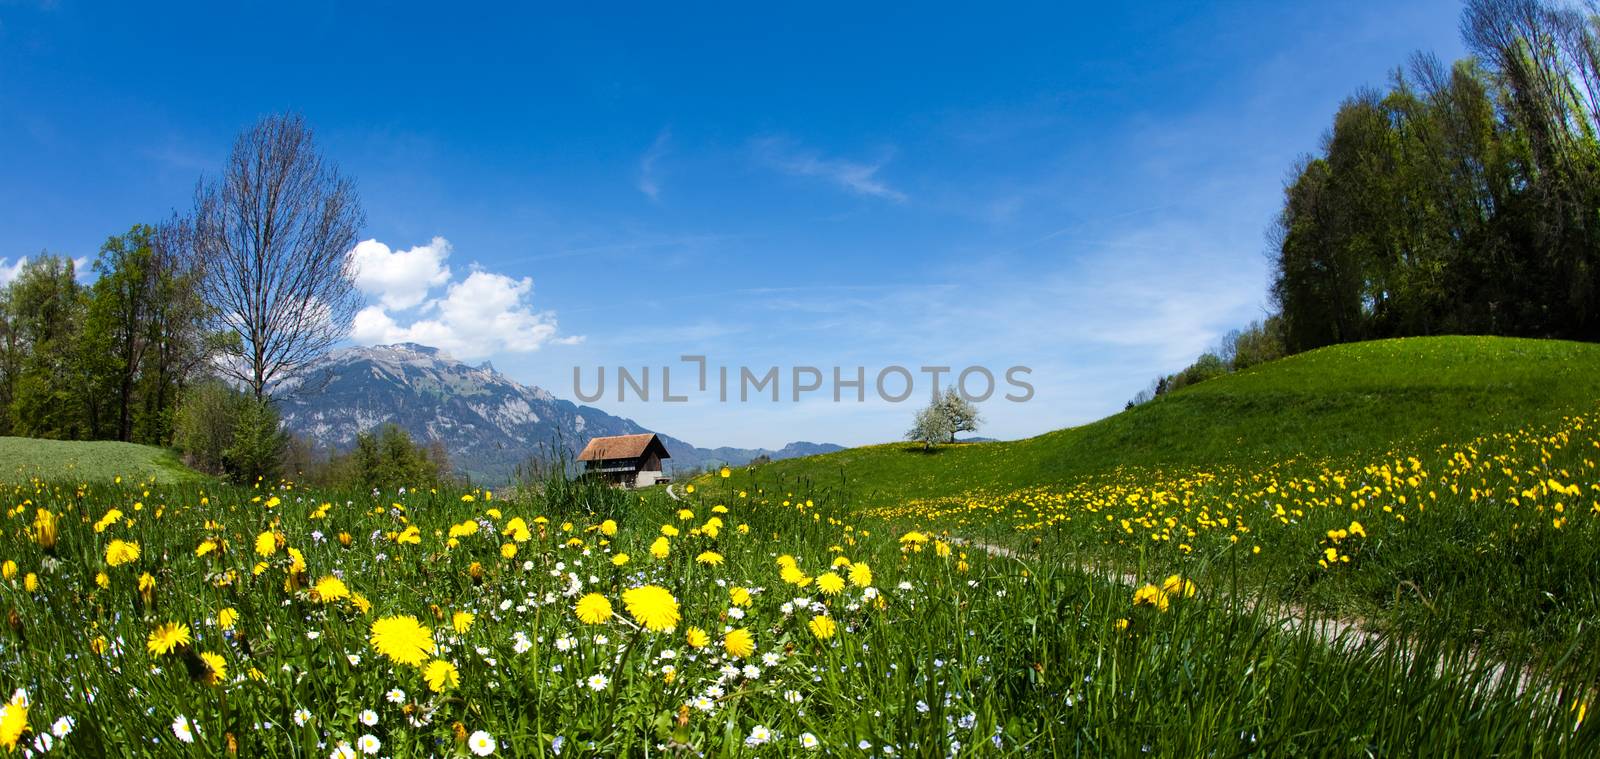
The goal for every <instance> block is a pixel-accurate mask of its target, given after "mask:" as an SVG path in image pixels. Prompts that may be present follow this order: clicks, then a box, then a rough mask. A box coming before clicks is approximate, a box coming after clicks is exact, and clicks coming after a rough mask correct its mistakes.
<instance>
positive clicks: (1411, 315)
mask: <svg viewBox="0 0 1600 759" xmlns="http://www.w3.org/2000/svg"><path fill="white" fill-rule="evenodd" d="M1593 11H1594V8H1593V6H1590V7H1588V8H1585V9H1584V10H1579V9H1575V8H1572V7H1568V6H1564V5H1555V4H1552V3H1549V2H1545V1H1544V0H1471V2H1469V3H1467V6H1466V9H1465V10H1464V12H1463V14H1462V34H1463V37H1464V38H1465V40H1466V42H1467V44H1468V46H1469V48H1470V49H1471V51H1472V53H1473V57H1472V58H1471V59H1468V60H1463V61H1459V62H1457V63H1455V64H1454V65H1449V66H1447V65H1445V64H1443V63H1441V62H1440V61H1438V60H1437V59H1435V58H1433V57H1431V56H1426V55H1419V56H1417V57H1415V58H1414V59H1413V60H1412V61H1411V62H1410V65H1409V66H1407V67H1405V68H1404V69H1401V70H1399V71H1396V73H1395V74H1394V76H1393V79H1392V81H1391V82H1390V84H1389V86H1388V88H1387V89H1386V90H1384V91H1377V90H1364V91H1361V92H1358V93H1357V94H1356V95H1354V96H1353V97H1351V98H1349V99H1348V100H1347V101H1345V103H1344V104H1343V105H1342V106H1341V107H1340V109H1339V111H1338V113H1337V114H1336V115H1335V117H1334V120H1333V125H1332V128H1331V129H1330V131H1329V132H1328V134H1327V136H1326V138H1325V140H1324V142H1323V145H1322V149H1321V151H1320V152H1319V153H1318V154H1316V155H1314V156H1310V157H1308V158H1306V159H1304V160H1303V161H1302V162H1301V163H1300V164H1299V165H1298V166H1297V167H1295V170H1294V172H1293V179H1292V180H1291V181H1290V183H1289V184H1288V186H1287V188H1286V190H1285V194H1284V205H1283V209H1282V212H1281V214H1280V215H1279V218H1278V220H1277V223H1276V226H1275V233H1274V242H1275V243H1276V245H1275V249H1276V251H1275V252H1276V272H1275V281H1274V283H1273V290H1272V294H1273V297H1274V299H1275V300H1276V302H1277V304H1278V306H1279V308H1280V313H1281V316H1282V322H1281V327H1282V339H1283V341H1284V343H1285V346H1286V348H1287V349H1288V350H1289V351H1291V352H1294V351H1302V350H1308V349H1311V348H1316V347H1319V346H1323V345H1330V344H1334V343H1341V342H1349V341H1354V340H1365V339H1373V338H1382V337H1396V336H1406V335H1430V334H1447V333H1471V334H1498V335H1522V336H1535V337H1559V338H1568V339H1578V340H1597V339H1600V134H1597V132H1600V16H1597V15H1596V14H1595V13H1594V12H1593Z"/></svg>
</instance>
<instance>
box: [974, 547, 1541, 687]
mask: <svg viewBox="0 0 1600 759" xmlns="http://www.w3.org/2000/svg"><path fill="white" fill-rule="evenodd" d="M951 542H952V543H955V544H957V545H963V546H969V547H971V548H975V549H977V550H980V551H983V552H985V553H987V554H989V555H991V556H998V557H1001V558H1007V559H1016V560H1018V561H1025V560H1027V559H1029V558H1031V557H1029V556H1027V555H1026V554H1021V553H1019V552H1017V551H1016V550H1015V549H1012V548H1009V547H1006V546H1001V545H995V544H992V543H983V542H976V541H970V540H966V539H964V538H951ZM1077 569H1078V571H1080V572H1083V573H1085V574H1088V575H1091V576H1094V577H1098V578H1100V579H1102V580H1105V581H1108V582H1112V583H1116V584H1120V585H1123V586H1126V587H1128V588H1129V589H1132V588H1137V587H1139V586H1140V585H1141V584H1142V583H1141V582H1140V580H1139V577H1138V576H1136V575H1133V574H1129V573H1125V572H1119V571H1116V570H1113V569H1108V568H1105V567H1097V566H1094V565H1092V564H1091V565H1088V566H1084V565H1081V564H1080V565H1079V566H1078V567H1077ZM1265 604H1266V602H1265V601H1264V600H1263V599H1261V598H1252V599H1250V600H1248V601H1247V602H1246V603H1245V604H1244V607H1243V608H1242V609H1241V611H1242V612H1243V613H1245V614H1251V613H1254V612H1255V611H1256V610H1257V608H1258V607H1259V606H1263V605H1265ZM1260 617H1261V618H1262V619H1264V620H1266V621H1267V622H1269V623H1270V624H1272V625H1273V626H1274V627H1276V628H1278V630H1279V631H1281V632H1284V633H1289V634H1295V633H1299V632H1301V631H1303V630H1306V629H1309V630H1310V633H1311V636H1312V637H1313V638H1315V639H1316V640H1317V641H1319V642H1321V643H1323V644H1324V645H1328V646H1335V647H1340V648H1346V649H1359V648H1375V647H1376V646H1379V645H1382V644H1384V643H1385V642H1386V641H1388V640H1389V637H1388V636H1386V635H1384V634H1383V633H1381V632H1378V631H1376V630H1373V629H1371V628H1370V627H1368V626H1367V625H1364V624H1362V622H1361V621H1360V620H1354V619H1340V618H1337V617H1324V618H1318V619H1312V618H1311V615H1310V613H1309V612H1308V611H1307V610H1306V609H1305V608H1304V607H1302V606H1298V605H1294V604H1281V605H1273V606H1271V607H1269V608H1264V609H1263V611H1262V612H1261V614H1260ZM1402 655H1403V656H1405V657H1406V658H1410V657H1411V656H1412V654H1411V653H1410V652H1409V651H1406V652H1404V653H1403V654H1402ZM1479 657H1480V655H1479V654H1478V653H1477V652H1473V653H1472V654H1471V656H1470V657H1469V658H1470V660H1472V661H1474V662H1476V661H1478V660H1479ZM1444 666H1445V663H1444V662H1440V664H1439V668H1440V670H1441V673H1442V672H1443V668H1444ZM1488 674H1489V676H1488V678H1487V679H1486V680H1485V681H1482V682H1480V683H1479V687H1481V688H1493V687H1495V686H1498V685H1499V684H1500V682H1501V681H1502V680H1503V679H1504V678H1505V677H1507V676H1514V677H1516V678H1517V692H1518V693H1519V694H1520V693H1525V692H1527V691H1528V690H1529V689H1530V688H1533V687H1535V681H1534V675H1533V672H1532V671H1530V670H1527V669H1522V670H1518V671H1516V672H1515V673H1512V672H1509V671H1508V669H1507V667H1506V665H1504V664H1494V665H1492V666H1491V667H1490V669H1489V673H1488Z"/></svg>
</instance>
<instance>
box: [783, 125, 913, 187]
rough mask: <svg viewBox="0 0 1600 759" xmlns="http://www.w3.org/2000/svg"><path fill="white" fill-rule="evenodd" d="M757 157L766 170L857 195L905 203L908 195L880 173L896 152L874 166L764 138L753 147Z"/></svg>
mask: <svg viewBox="0 0 1600 759" xmlns="http://www.w3.org/2000/svg"><path fill="white" fill-rule="evenodd" d="M754 146H755V151H756V157H757V158H758V159H759V160H760V161H761V162H762V163H764V164H766V165H767V166H770V167H772V168H774V169H777V170H778V171H781V172H783V173H785V174H789V175H791V176H797V177H816V178H819V179H825V180H827V181H829V182H832V183H834V184H836V185H838V186H840V187H842V188H844V189H846V190H849V191H850V192H853V193H856V194H857V195H866V196H869V197H874V198H884V199H887V200H892V201H894V202H896V203H904V202H905V201H906V194H905V193H903V192H901V191H899V190H897V189H895V188H893V187H891V186H889V183H888V182H886V181H884V180H883V179H882V178H881V177H879V176H878V172H879V171H880V170H881V169H883V167H884V166H885V165H886V164H888V163H889V159H890V158H891V157H892V156H893V151H889V154H888V155H885V156H884V157H883V158H881V159H879V160H877V161H875V162H872V163H863V162H860V161H852V160H848V159H845V158H831V157H827V156H824V155H822V154H821V153H819V152H817V151H814V150H808V149H806V148H804V147H801V146H799V145H796V144H795V143H794V142H793V141H791V140H788V139H785V138H782V137H762V138H759V139H757V140H756V141H755V143H754Z"/></svg>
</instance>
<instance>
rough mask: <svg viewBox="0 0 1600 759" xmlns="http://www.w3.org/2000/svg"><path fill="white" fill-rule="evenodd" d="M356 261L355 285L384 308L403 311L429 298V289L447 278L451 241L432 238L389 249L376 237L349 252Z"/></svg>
mask: <svg viewBox="0 0 1600 759" xmlns="http://www.w3.org/2000/svg"><path fill="white" fill-rule="evenodd" d="M350 257H351V258H353V259H354V260H355V266H356V288H357V289H359V290H361V292H363V293H366V294H367V295H368V296H371V297H375V298H377V299H378V301H379V302H381V303H382V304H383V305H384V307H386V308H391V309H396V310H404V309H407V308H411V307H412V306H415V305H417V304H419V303H421V302H422V301H424V300H426V299H427V297H428V291H429V290H432V289H433V288H435V287H440V286H442V285H444V284H445V283H447V282H449V281H450V267H448V266H445V265H444V260H445V259H446V258H449V257H450V241H449V240H446V239H444V238H443V237H435V238H433V240H432V241H430V242H429V243H428V244H427V245H418V246H416V247H414V248H411V249H410V250H394V251H391V250H390V249H389V246H387V245H384V244H383V243H381V242H378V241H377V240H365V241H362V242H360V243H357V244H356V246H355V248H353V249H352V250H351V251H350Z"/></svg>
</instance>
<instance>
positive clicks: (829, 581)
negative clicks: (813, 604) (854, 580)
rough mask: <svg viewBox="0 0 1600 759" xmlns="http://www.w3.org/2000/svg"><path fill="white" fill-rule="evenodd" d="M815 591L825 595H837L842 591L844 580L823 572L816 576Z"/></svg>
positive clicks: (833, 574) (831, 573)
mask: <svg viewBox="0 0 1600 759" xmlns="http://www.w3.org/2000/svg"><path fill="white" fill-rule="evenodd" d="M817 589H818V590H820V591H822V592H823V593H825V594H827V595H830V596H832V595H838V593H839V591H841V590H844V578H843V577H840V576H839V575H837V574H835V573H833V572H823V573H822V574H820V575H817Z"/></svg>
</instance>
